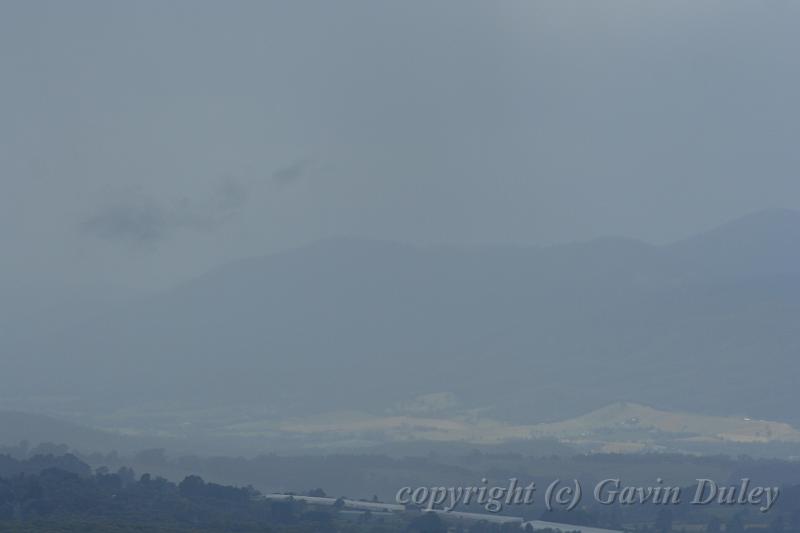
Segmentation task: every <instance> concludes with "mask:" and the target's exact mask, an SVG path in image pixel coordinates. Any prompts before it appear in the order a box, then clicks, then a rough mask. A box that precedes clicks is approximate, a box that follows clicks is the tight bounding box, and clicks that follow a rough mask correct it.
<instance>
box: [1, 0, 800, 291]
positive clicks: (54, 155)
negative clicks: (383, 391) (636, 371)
mask: <svg viewBox="0 0 800 533" xmlns="http://www.w3.org/2000/svg"><path fill="white" fill-rule="evenodd" d="M799 17H800V4H798V3H794V2H731V1H725V2H696V1H689V2H660V3H658V4H657V5H656V4H655V3H654V2H639V1H636V2H623V1H620V0H614V1H607V2H564V1H560V0H559V1H553V2H531V1H526V2H511V1H499V2H486V1H482V2H467V1H465V0H453V1H448V2H445V1H437V2H429V1H424V2H423V1H420V2H412V1H408V0H403V1H398V2H393V3H389V2H374V1H366V0H365V1H363V2H351V1H318V2H302V1H295V0H292V1H283V2H266V1H253V2H243V1H238V2H236V1H234V2H222V1H218V2H200V1H196V0H191V1H188V0H187V1H182V2H181V1H170V2H161V1H150V2H144V1H139V2H119V1H111V2H110V1H107V0H102V1H97V2H88V1H71V2H63V1H54V2H42V1H27V0H26V1H17V2H13V1H9V0H6V1H4V2H2V3H0V69H2V70H0V76H1V78H0V184H2V188H1V189H0V191H1V192H0V242H2V245H3V251H2V261H1V262H0V287H3V286H10V285H20V284H21V285H25V286H30V285H36V284H43V286H47V285H49V284H52V285H60V284H101V285H102V284H110V285H116V284H121V285H126V286H135V287H154V286H159V285H163V284H168V283H171V282H173V281H176V280H179V279H183V278H185V277H187V276H192V275H195V274H196V273H199V272H203V271H205V270H208V269H209V268H211V267H213V266H215V265H218V264H220V263H224V262H227V261H231V260H235V259H237V258H240V257H245V256H252V255H260V254H263V253H267V252H271V251H275V250H281V249H284V248H286V247H290V246H295V245H298V244H302V243H305V242H308V241H312V240H315V239H318V238H321V237H326V236H334V235H351V236H365V237H374V238H382V239H396V240H402V241H409V242H447V243H459V242H469V243H477V242H494V243H497V242H510V243H547V242H559V241H570V240H576V239H580V240H583V239H589V238H592V237H596V236H601V235H622V236H630V237H636V238H641V239H645V240H648V241H653V242H664V241H669V240H672V239H676V238H680V237H683V236H685V235H688V234H690V233H693V232H695V231H696V230H700V229H705V228H708V227H710V226H713V225H715V224H717V223H719V222H721V221H725V220H727V219H730V218H734V217H737V216H739V215H742V214H744V213H746V212H749V211H753V210H758V209H762V208H767V207H790V208H800V179H798V174H797V168H798V162H800V150H798V146H797V143H798V139H799V138H800V137H799V136H798V134H800V106H799V105H798V103H797V102H798V95H800V72H799V70H800V62H798V59H797V58H798V55H799V53H800V32H797V27H798V19H799Z"/></svg>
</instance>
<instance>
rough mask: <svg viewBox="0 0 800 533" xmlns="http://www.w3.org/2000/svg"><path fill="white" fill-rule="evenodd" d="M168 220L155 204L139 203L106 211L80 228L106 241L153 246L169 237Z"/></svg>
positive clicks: (88, 219)
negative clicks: (167, 235) (166, 236)
mask: <svg viewBox="0 0 800 533" xmlns="http://www.w3.org/2000/svg"><path fill="white" fill-rule="evenodd" d="M169 218H170V217H169V215H168V214H167V212H166V211H165V210H164V209H163V207H161V206H159V205H158V204H157V203H155V202H154V201H150V200H148V201H146V202H142V201H137V202H135V203H130V204H115V205H110V206H107V207H104V208H102V209H100V210H99V211H98V212H96V213H94V214H93V215H91V216H89V217H88V218H87V219H86V220H85V221H83V223H82V224H81V228H82V229H83V230H84V231H85V232H86V233H90V234H93V235H95V236H97V237H100V238H102V239H106V240H112V241H121V242H125V243H129V244H152V243H154V242H157V241H160V240H161V239H162V238H163V237H164V236H165V235H166V234H167V233H168V231H169V229H170V226H171V223H170V221H169Z"/></svg>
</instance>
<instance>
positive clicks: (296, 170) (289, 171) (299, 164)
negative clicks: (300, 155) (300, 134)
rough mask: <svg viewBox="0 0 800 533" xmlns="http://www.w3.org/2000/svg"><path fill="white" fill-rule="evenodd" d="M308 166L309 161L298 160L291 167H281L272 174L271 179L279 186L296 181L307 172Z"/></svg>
mask: <svg viewBox="0 0 800 533" xmlns="http://www.w3.org/2000/svg"><path fill="white" fill-rule="evenodd" d="M309 166H310V161H309V160H308V159H299V160H297V161H295V162H294V163H292V164H291V165H287V166H285V167H281V168H279V169H278V170H276V171H275V172H273V173H272V179H273V180H275V181H276V182H278V183H280V184H281V185H285V184H288V183H291V182H293V181H297V180H298V179H300V178H302V177H303V176H304V175H305V174H306V173H307V172H308V169H309Z"/></svg>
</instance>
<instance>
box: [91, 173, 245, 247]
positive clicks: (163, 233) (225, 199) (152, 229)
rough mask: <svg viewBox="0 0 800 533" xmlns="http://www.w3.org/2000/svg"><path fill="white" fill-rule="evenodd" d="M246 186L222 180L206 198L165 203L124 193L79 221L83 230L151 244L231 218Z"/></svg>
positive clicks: (212, 227)
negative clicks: (180, 232) (183, 231)
mask: <svg viewBox="0 0 800 533" xmlns="http://www.w3.org/2000/svg"><path fill="white" fill-rule="evenodd" d="M249 196H250V191H249V188H248V187H247V186H246V185H245V184H242V183H241V182H239V181H237V180H236V179H234V178H224V179H222V180H221V181H220V182H219V184H218V185H217V187H216V188H215V189H214V191H213V192H212V193H211V195H209V196H208V197H207V198H203V199H201V200H200V201H198V200H197V199H192V198H189V197H184V198H182V199H181V200H180V201H177V202H174V203H171V204H165V203H163V202H159V201H157V200H156V199H154V198H152V197H150V196H143V195H141V194H131V195H127V196H126V197H125V198H124V199H122V200H118V201H116V202H114V203H112V204H110V205H107V206H104V207H102V208H100V209H98V210H97V211H96V212H95V213H93V214H92V215H90V216H89V217H87V218H86V219H85V220H84V221H83V222H82V223H81V225H80V226H81V229H82V231H83V232H84V233H87V234H91V235H93V236H95V237H98V238H101V239H104V240H108V241H116V242H120V243H124V244H129V245H153V244H155V243H157V242H159V241H161V240H163V239H165V238H167V237H168V236H169V235H170V234H172V233H173V232H174V231H176V230H179V229H181V230H189V231H195V232H207V231H213V230H215V229H217V228H218V227H219V226H220V225H222V224H224V223H225V222H227V221H228V220H230V219H231V218H232V217H234V216H235V215H236V214H237V213H238V212H239V211H240V210H241V209H242V208H243V207H244V206H245V205H246V203H247V200H248V198H249Z"/></svg>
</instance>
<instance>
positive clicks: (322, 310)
mask: <svg viewBox="0 0 800 533" xmlns="http://www.w3.org/2000/svg"><path fill="white" fill-rule="evenodd" d="M798 244H800V214H799V213H796V212H791V211H770V212H765V213H758V214H755V215H751V216H748V217H745V218H743V219H740V220H737V221H734V222H732V223H730V224H727V225H725V226H722V227H720V228H718V229H716V230H713V231H710V232H707V233H704V234H701V235H698V236H696V237H693V238H691V239H688V240H685V241H682V242H678V243H675V244H672V245H668V246H651V245H647V244H644V243H641V242H636V241H630V240H624V239H603V240H597V241H592V242H588V243H577V244H569V245H560V246H550V247H505V246H486V247H481V246H475V247H449V246H424V247H422V246H406V245H401V244H395V243H385V242H374V241H361V240H326V241H322V242H319V243H316V244H314V245H311V246H307V247H304V248H300V249H297V250H294V251H291V252H286V253H281V254H275V255H270V256H266V257H261V258H254V259H249V260H245V261H240V262H237V263H234V264H231V265H229V266H226V267H224V268H222V269H219V270H217V271H214V272H211V273H209V274H208V275H206V276H203V277H201V278H199V279H197V280H194V281H192V282H191V283H187V284H185V285H183V286H181V287H179V288H177V289H175V290H171V291H167V292H164V293H161V294H158V295H156V296H153V297H149V298H146V299H144V300H142V301H139V302H136V303H134V304H131V305H129V306H127V307H125V308H123V309H115V310H109V311H107V312H106V311H103V310H98V314H97V318H96V319H95V320H93V321H90V322H86V323H84V324H83V326H81V327H73V326H70V327H68V328H66V327H65V328H59V327H58V324H56V325H55V326H53V327H50V328H47V327H43V328H41V330H40V331H38V332H37V335H36V336H35V337H34V338H28V339H24V340H19V339H18V338H15V339H14V341H13V342H12V343H10V344H9V343H6V344H5V345H3V344H0V349H1V350H2V352H3V353H4V354H8V357H7V360H8V362H7V366H6V369H7V370H8V371H4V372H3V373H2V375H0V387H2V390H3V391H4V394H6V395H9V396H15V397H26V396H36V395H42V394H47V395H55V394H59V395H64V396H72V397H73V402H72V403H71V404H70V406H71V407H72V408H75V409H77V408H80V409H83V410H86V411H91V410H94V411H106V412H108V411H114V410H116V409H120V408H123V407H125V408H134V407H147V408H150V409H151V410H152V411H156V412H159V414H160V416H163V417H165V418H164V420H167V421H168V423H169V424H178V423H180V420H181V418H180V416H177V415H175V416H174V417H172V413H174V412H177V411H179V410H183V412H186V411H187V410H190V409H194V408H201V409H206V408H208V407H209V406H214V407H219V406H221V405H228V406H232V405H250V406H252V405H257V406H261V408H262V414H263V416H264V417H270V416H274V417H287V416H292V415H300V414H309V413H321V412H326V411H331V410H336V409H360V410H368V411H371V412H374V413H385V412H387V410H389V409H390V408H392V406H396V405H401V404H403V402H408V401H409V400H411V399H412V398H414V397H417V396H419V395H425V394H434V393H447V394H448V397H452V398H455V399H456V401H457V405H455V406H453V409H456V410H459V412H462V413H469V412H473V411H475V410H479V411H480V412H482V413H488V414H490V415H491V416H493V417H495V418H502V419H507V420H512V421H516V422H518V423H526V424H528V423H535V422H544V421H552V420H558V419H563V418H566V417H569V416H575V415H578V414H580V413H583V412H587V411H589V410H591V409H594V408H596V407H597V406H600V405H607V404H609V403H613V402H622V401H625V402H640V403H645V404H648V405H653V406H654V407H657V408H662V409H675V410H681V411H687V412H697V413H706V414H716V415H737V416H752V417H759V418H764V419H768V420H786V421H793V422H798V421H800V415H798V414H797V411H796V409H794V405H795V404H796V402H797V400H798V395H797V392H796V390H797V389H796V384H795V381H796V376H797V375H798V371H800V359H798V357H797V356H798V354H800V327H798V325H800V246H797V245H798ZM56 322H57V321H56ZM2 342H3V340H0V343H2Z"/></svg>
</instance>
